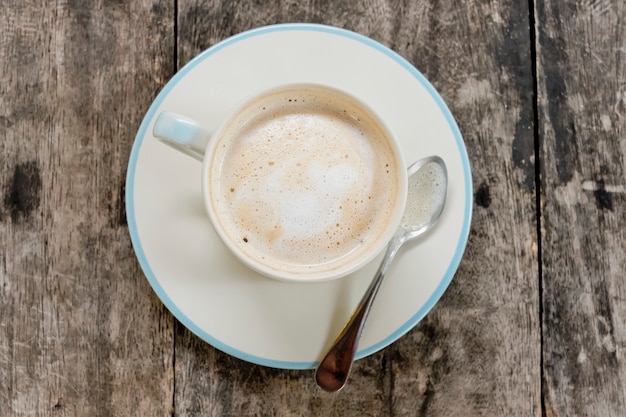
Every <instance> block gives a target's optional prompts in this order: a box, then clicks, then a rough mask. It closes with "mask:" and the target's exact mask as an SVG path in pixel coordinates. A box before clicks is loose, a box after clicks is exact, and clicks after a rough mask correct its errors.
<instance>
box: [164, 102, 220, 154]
mask: <svg viewBox="0 0 626 417" xmlns="http://www.w3.org/2000/svg"><path fill="white" fill-rule="evenodd" d="M152 134H153V136H154V137H155V138H157V139H159V140H161V141H162V142H163V143H165V144H167V145H169V146H171V147H172V148H174V149H176V150H177V151H180V152H182V153H184V154H185V155H189V156H191V157H192V158H194V159H197V160H198V161H202V160H203V158H204V150H205V148H206V145H207V143H208V142H209V138H210V137H211V132H209V131H208V130H206V129H204V128H202V127H200V126H198V124H197V123H196V122H194V121H193V120H191V119H188V118H186V117H185V116H181V115H180V114H176V113H171V112H163V113H161V114H159V116H158V117H157V119H156V121H155V122H154V127H153V128H152Z"/></svg>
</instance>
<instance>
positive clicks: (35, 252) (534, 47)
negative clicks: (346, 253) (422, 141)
mask: <svg viewBox="0 0 626 417" xmlns="http://www.w3.org/2000/svg"><path fill="white" fill-rule="evenodd" d="M282 22H315V23H324V24H328V25H334V26H339V27H343V28H347V29H351V30H354V31H356V32H359V33H361V34H364V35H366V36H370V37H372V38H373V39H376V40H378V41H380V42H382V43H383V44H385V45H387V46H389V47H391V48H392V49H394V50H395V51H397V52H398V53H400V54H401V55H402V56H404V57H405V58H407V59H408V60H409V61H410V62H411V63H413V64H414V65H415V66H416V67H417V68H418V69H419V70H420V71H422V72H423V73H424V75H425V76H426V77H427V78H428V79H429V80H430V81H431V82H432V83H433V84H434V86H435V87H436V88H437V90H438V91H439V92H440V93H441V95H442V96H443V98H444V100H445V101H446V102H447V103H448V104H449V106H450V108H451V110H452V113H453V114H454V116H455V118H456V119H457V121H458V123H459V126H460V129H461V132H462V133H463V135H464V137H465V140H466V143H467V148H468V153H469V155H470V161H471V165H472V171H473V176H474V178H473V180H474V192H475V194H474V200H475V205H474V217H473V223H472V229H471V234H470V240H469V244H468V247H467V250H466V253H465V256H464V258H463V261H462V263H461V266H460V269H459V271H458V273H457V274H456V277H455V279H454V280H453V282H452V284H451V286H450V288H449V289H448V290H447V292H446V293H445V294H444V296H443V297H442V299H441V300H440V302H439V303H438V304H437V306H436V307H435V308H434V309H433V310H432V311H431V312H430V313H429V314H428V315H427V316H426V318H425V319H424V320H422V322H421V323H419V324H418V326H416V328H415V329H413V330H412V331H411V332H409V333H408V334H407V335H406V336H404V337H403V338H401V339H400V340H399V341H397V342H396V343H394V344H392V345H391V346H389V347H388V348H386V349H384V350H383V351H381V352H378V353H376V354H374V355H372V356H370V357H367V358H365V359H362V360H360V361H358V362H357V363H356V364H355V368H354V371H353V375H352V376H351V379H350V381H349V384H348V386H347V387H346V388H345V389H344V390H343V391H341V392H339V393H338V394H333V395H330V394H326V393H324V392H323V391H321V390H319V389H318V388H317V387H316V386H315V384H314V380H313V373H312V371H285V370H278V369H272V368H265V367H262V366H258V365H254V364H250V363H246V362H243V361H241V360H238V359H235V358H233V357H231V356H228V355H226V354H224V353H222V352H220V351H218V350H216V349H215V348H213V347H211V346H210V345H208V344H206V343H205V342H203V341H202V340H200V339H199V338H197V337H196V336H194V335H193V334H192V333H191V332H189V331H188V330H187V329H186V328H185V327H184V326H182V325H181V324H179V323H178V322H177V321H176V320H175V319H174V318H173V316H172V315H171V314H170V313H169V312H167V311H166V310H165V308H164V307H163V305H162V304H161V302H160V301H159V300H158V299H157V297H156V296H155V295H154V292H153V290H152V289H151V288H150V286H149V285H148V283H147V280H146V279H145V277H144V276H143V274H142V272H141V270H140V268H139V266H138V263H137V261H136V259H135V255H134V252H133V250H132V247H131V243H130V239H129V236H128V228H127V224H126V214H125V210H124V204H125V202H124V194H125V190H124V183H125V173H126V166H127V163H128V157H129V152H130V149H131V146H132V143H133V140H134V135H135V132H136V131H137V129H138V127H139V124H140V122H141V118H142V117H143V115H144V113H145V111H146V110H147V108H148V106H149V105H150V103H151V102H152V100H153V99H154V97H155V96H156V94H157V93H158V91H159V90H160V89H161V88H162V87H163V86H164V85H165V83H166V82H167V81H168V80H169V79H170V78H171V77H172V76H173V75H174V73H175V72H176V70H177V69H178V68H180V67H181V66H182V65H184V64H185V63H186V62H188V61H189V60H190V59H191V58H192V57H194V56H195V55H196V54H198V53H199V52H201V51H202V50H204V49H206V48H207V47H209V46H211V45H213V44H215V43H216V42H218V41H221V40H222V39H225V38H227V37H229V36H231V35H233V34H236V33H239V32H241V31H244V30H247V29H251V28H254V27H258V26H263V25H268V24H272V23H282ZM625 61H626V4H625V3H624V2H623V1H621V0H576V1H575V0H545V1H531V2H516V1H500V2H494V1H487V0H468V1H462V0H415V1H409V0H399V1H395V0H368V1H363V0H358V1H354V2H344V1H338V0H309V1H303V2H298V1H293V0H274V1H269V2H259V1H254V0H167V1H157V0H141V1H132V2H131V1H123V0H96V1H93V2H84V1H79V0H65V1H58V2H43V1H41V2H36V1H29V2H24V1H22V0H3V1H0V151H1V155H2V162H1V163H0V318H1V320H0V415H2V416H24V415H36V416H61V415H62V416H85V415H94V416H118V415H150V416H152V415H157V416H158V415H161V416H166V415H168V416H170V415H176V416H252V415H267V416H308V415H324V416H331V417H332V416H426V415H427V416H435V417H436V416H463V417H474V416H501V415H502V416H540V415H541V416H546V417H556V416H559V417H560V416H563V417H565V416H622V415H623V412H624V411H623V410H625V409H626V394H625V392H626V366H625V363H624V354H623V350H624V346H626V327H625V325H624V323H625V322H626V320H625V319H626V287H625V285H624V280H623V277H624V276H625V272H626V257H625V256H624V253H626V209H625V203H626V201H625V200H626V133H625V132H626V66H625V65H624V62H625ZM538 193H539V194H538ZM537 202H539V205H538V204H537ZM538 213H539V214H540V216H537V214H538Z"/></svg>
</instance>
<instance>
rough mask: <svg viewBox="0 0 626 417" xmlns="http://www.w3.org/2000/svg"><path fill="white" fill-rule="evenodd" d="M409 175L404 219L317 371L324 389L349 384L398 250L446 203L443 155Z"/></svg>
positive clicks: (435, 217)
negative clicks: (373, 308) (371, 314)
mask: <svg viewBox="0 0 626 417" xmlns="http://www.w3.org/2000/svg"><path fill="white" fill-rule="evenodd" d="M408 174H409V185H408V186H409V190H408V197H407V203H406V207H405V209H404V215H403V216H402V222H401V223H400V226H399V227H398V230H397V231H396V233H395V234H394V236H393V238H392V239H391V241H390V242H389V245H388V246H387V251H386V252H385V256H384V257H383V260H382V261H381V263H380V266H379V267H378V271H377V272H376V274H375V276H374V279H373V280H372V283H371V284H370V285H369V287H368V289H367V291H366V292H365V294H364V295H363V298H362V299H361V302H360V303H359V305H358V306H357V308H356V309H355V311H354V313H352V316H351V317H350V320H349V321H348V323H346V325H345V327H344V328H343V330H342V331H341V332H340V333H339V336H337V339H336V340H335V342H334V343H333V345H332V346H331V348H330V349H329V350H328V353H326V355H325V356H324V358H323V359H322V361H321V362H320V363H319V365H318V366H317V369H316V371H315V381H316V382H317V385H318V386H319V387H320V388H322V389H323V390H324V391H328V392H335V391H339V390H340V389H341V388H343V387H344V385H345V384H346V381H347V379H348V375H349V374H350V369H351V368H352V363H353V362H354V355H355V354H356V349H357V347H358V343H359V339H360V338H361V333H362V331H363V327H364V325H365V321H366V319H367V316H368V314H369V311H370V308H371V306H372V304H373V302H374V299H375V298H376V294H377V293H378V289H379V288H380V284H381V283H382V281H383V278H384V277H385V274H386V272H387V269H388V268H389V265H390V264H391V262H392V260H393V259H394V257H395V256H396V254H397V253H398V250H399V249H400V247H401V246H402V245H404V244H405V243H406V242H408V241H409V240H413V239H415V238H417V237H419V236H421V235H423V234H424V233H426V232H427V231H428V230H430V229H432V227H433V226H434V225H435V224H436V223H437V220H439V217H440V216H441V213H442V211H443V208H444V206H445V201H446V192H447V187H448V174H447V170H446V165H445V163H444V162H443V160H442V159H441V158H440V157H438V156H430V157H428V158H424V159H420V160H419V161H417V162H414V163H413V164H412V165H411V166H410V167H409V168H408Z"/></svg>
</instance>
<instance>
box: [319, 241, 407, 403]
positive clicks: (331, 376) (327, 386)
mask: <svg viewBox="0 0 626 417" xmlns="http://www.w3.org/2000/svg"><path fill="white" fill-rule="evenodd" d="M402 243H403V241H402V240H401V239H400V238H398V237H394V238H393V239H392V240H391V242H389V245H388V246H387V251H386V252H385V256H384V257H383V260H382V261H381V263H380V266H379V267H378V270H377V271H376V275H374V279H373V280H372V282H371V284H370V285H369V287H368V288H367V291H366V292H365V294H364V295H363V298H362V299H361V301H360V302H359V305H358V306H357V308H356V309H355V310H354V313H352V316H351V317H350V320H349V321H348V323H346V325H345V327H344V328H343V330H342V331H341V333H339V336H337V339H336V340H335V342H334V343H333V345H332V346H331V348H330V349H329V350H328V353H326V356H324V359H322V361H321V362H320V364H319V365H318V366H317V370H316V371H315V381H316V382H317V385H319V386H320V388H322V389H323V390H324V391H328V392H335V391H339V390H340V389H341V388H343V386H344V385H345V383H346V380H347V379H348V375H349V374H350V369H351V368H352V362H353V361H354V355H355V354H356V350H357V347H358V344H359V339H360V338H361V332H362V331H363V327H364V324H365V320H366V319H367V315H368V314H369V311H370V308H371V307H372V303H373V302H374V298H376V294H377V293H378V289H379V287H380V284H381V282H382V281H383V278H384V276H385V273H386V272H387V269H388V268H389V265H390V264H391V261H392V260H393V258H394V257H395V256H396V253H398V249H400V246H402Z"/></svg>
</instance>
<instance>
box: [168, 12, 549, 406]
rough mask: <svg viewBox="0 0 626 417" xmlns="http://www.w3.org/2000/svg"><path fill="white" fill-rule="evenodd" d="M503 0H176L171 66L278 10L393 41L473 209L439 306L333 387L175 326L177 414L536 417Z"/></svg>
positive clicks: (518, 85)
mask: <svg viewBox="0 0 626 417" xmlns="http://www.w3.org/2000/svg"><path fill="white" fill-rule="evenodd" d="M510 3H511V4H501V3H497V4H494V3H493V2H490V3H485V2H478V1H469V2H462V1H450V0H448V1H417V2H401V3H398V2H386V1H382V0H380V1H373V2H332V1H327V2H313V3H298V2H296V3H291V2H290V3H288V4H287V3H283V2H266V3H264V4H262V5H257V4H256V3H254V2H247V1H241V2H234V3H233V2H226V1H224V2H220V1H212V2H208V1H204V2H188V1H182V0H180V1H179V2H178V5H179V14H178V15H179V22H178V27H179V43H178V51H179V63H180V64H181V65H182V64H184V63H186V62H187V61H188V60H190V59H191V58H192V57H193V56H195V55H196V54H197V53H199V52H200V51H202V50H204V49H205V48H207V47H209V46H210V45H212V44H214V43H216V42H218V41H220V40H222V39H224V38H226V37H228V36H230V35H232V34H234V33H238V32H241V31H243V30H246V29H250V28H253V27H257V26H261V25H267V24H271V23H278V22H289V21H310V22H319V23H325V24H330V25H335V26H339V27H345V28H347V29H351V30H354V31H357V32H360V33H362V34H364V35H367V36H370V37H372V38H374V39H376V40H379V41H381V42H382V43H384V44H386V45H388V46H390V47H391V48H393V49H395V50H396V51H398V52H399V53H400V54H401V55H403V56H404V57H406V58H407V59H409V60H410V61H411V62H413V63H414V64H415V65H416V66H417V67H418V68H419V69H420V70H422V71H423V72H424V73H425V75H426V76H427V77H428V78H429V79H431V80H432V81H433V83H434V84H435V86H436V87H437V88H438V90H439V91H440V92H442V95H443V96H444V99H446V100H447V101H448V103H450V104H451V108H452V111H453V113H454V114H455V116H456V117H457V118H458V120H459V123H460V127H461V130H462V132H463V133H464V134H465V137H466V140H467V142H468V148H469V152H470V155H471V161H472V164H473V169H474V176H475V178H474V181H475V184H476V192H477V195H476V201H477V207H476V211H475V220H474V224H473V228H472V229H473V230H472V235H471V240H470V244H469V247H468V250H467V255H466V257H465V260H464V261H463V263H462V267H461V269H460V271H459V273H458V274H457V277H456V279H455V282H454V284H453V285H452V287H451V288H450V289H449V291H448V293H447V294H446V295H444V298H443V299H442V301H441V304H440V305H439V306H438V307H436V308H435V310H434V311H433V312H431V314H430V315H429V316H428V317H427V318H426V319H425V320H424V322H423V323H421V324H420V325H418V326H417V328H416V329H415V330H414V331H412V332H410V333H409V334H408V335H407V336H405V337H404V338H403V339H401V340H400V341H398V342H396V343H395V344H394V345H392V346H391V347H389V348H387V349H385V350H383V351H382V352H379V353H377V354H375V355H372V356H371V357H369V358H366V359H364V360H361V361H358V362H357V363H356V364H355V369H354V371H353V375H352V376H351V379H350V382H349V384H348V386H347V387H346V388H345V389H344V390H343V391H341V392H340V393H338V394H336V395H334V396H328V395H327V394H324V393H322V392H320V390H318V389H317V387H315V385H314V382H313V379H312V372H310V371H280V370H273V369H267V368H263V367H259V366H256V365H250V364H246V363H243V362H241V361H239V360H237V359H233V358H230V357H228V356H227V355H224V354H223V353H221V352H219V351H216V350H215V349H213V348H211V347H210V346H208V345H206V344H204V343H203V342H202V341H200V340H199V339H197V338H196V337H195V336H193V335H192V334H190V333H189V332H188V331H187V330H186V329H184V328H182V327H179V328H178V329H177V338H176V352H177V353H176V393H175V404H176V410H177V413H180V414H181V415H215V416H217V415H233V416H234V415H255V414H263V415H327V416H347V415H355V416H356V415H359V416H361V415H372V416H378V415H429V416H439V415H441V416H444V415H445V416H450V415H459V416H479V415H511V416H515V415H519V416H529V415H539V414H540V375H539V371H540V365H539V363H540V340H539V336H540V332H539V320H538V318H539V288H538V285H539V279H538V271H537V266H538V264H537V230H536V221H535V213H536V208H535V189H534V181H535V167H534V137H533V129H532V122H533V117H534V115H533V102H532V100H533V96H532V85H533V81H532V72H531V68H532V66H531V61H530V59H531V56H530V34H529V24H528V16H529V11H528V9H527V6H523V5H518V4H517V3H512V2H510ZM200 387H201V388H200Z"/></svg>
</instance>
